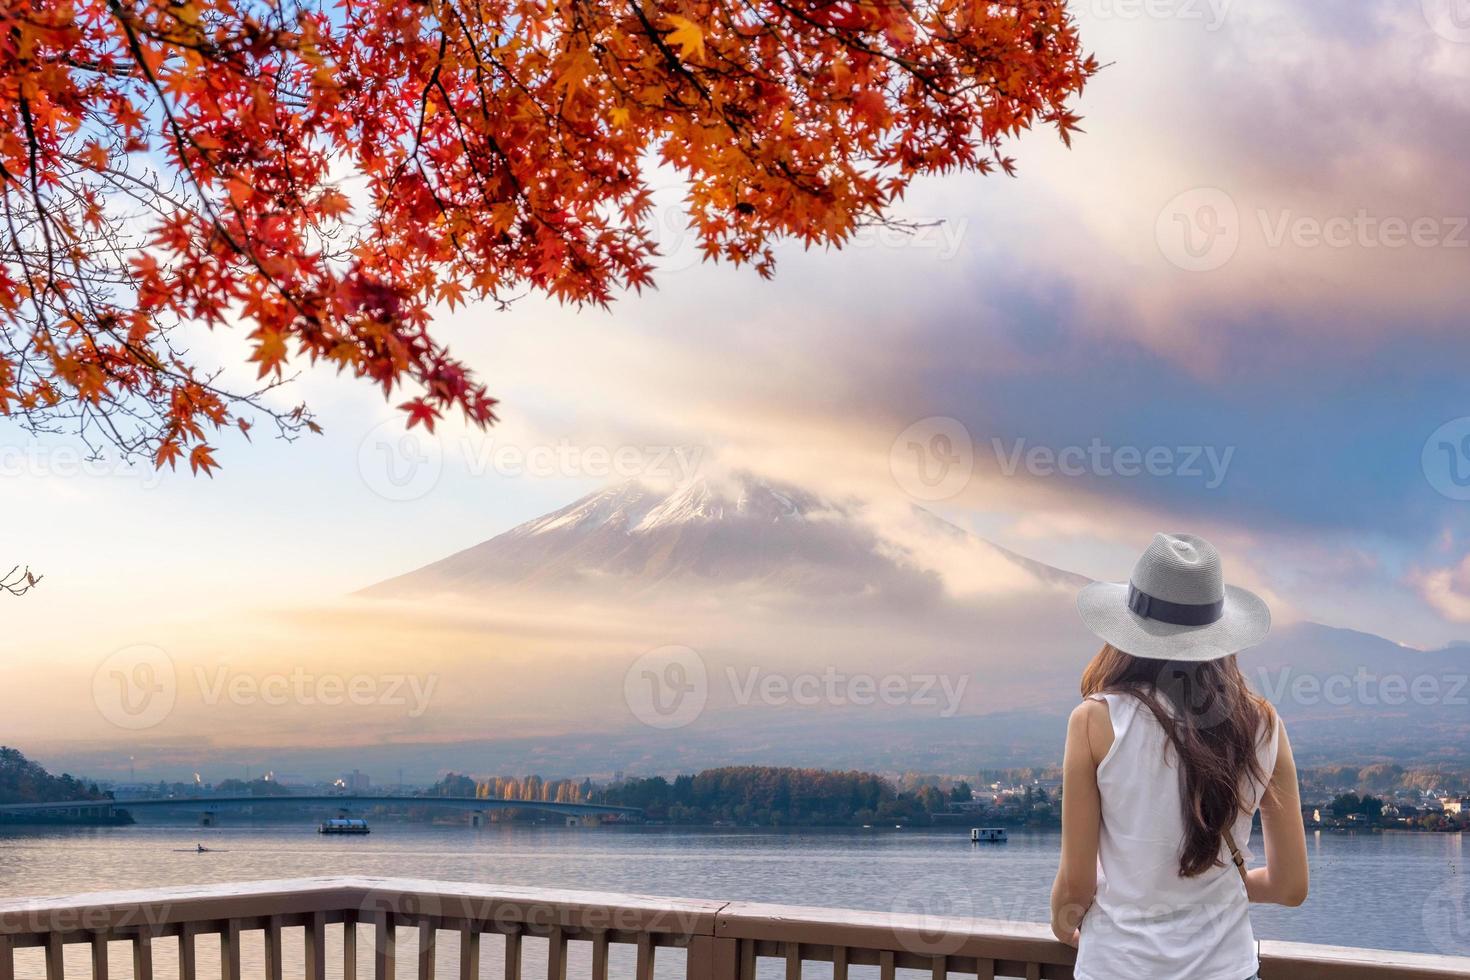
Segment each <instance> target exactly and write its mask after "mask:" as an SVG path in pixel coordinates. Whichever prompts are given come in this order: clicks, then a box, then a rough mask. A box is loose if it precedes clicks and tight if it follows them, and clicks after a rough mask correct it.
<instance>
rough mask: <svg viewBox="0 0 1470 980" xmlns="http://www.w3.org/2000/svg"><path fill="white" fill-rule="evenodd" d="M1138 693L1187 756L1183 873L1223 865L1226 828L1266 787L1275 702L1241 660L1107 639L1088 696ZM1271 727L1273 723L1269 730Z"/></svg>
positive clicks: (1088, 673) (1085, 680)
mask: <svg viewBox="0 0 1470 980" xmlns="http://www.w3.org/2000/svg"><path fill="white" fill-rule="evenodd" d="M1104 691H1107V692H1110V693H1119V694H1132V695H1133V696H1134V697H1136V698H1138V700H1140V701H1142V702H1143V703H1144V704H1145V705H1147V706H1148V708H1149V710H1150V711H1152V712H1153V715H1154V717H1155V718H1157V719H1158V722H1159V725H1160V727H1162V728H1163V729H1164V731H1165V732H1166V733H1167V734H1168V736H1169V745H1170V746H1172V747H1173V749H1174V752H1175V755H1176V756H1177V757H1178V758H1179V760H1180V762H1181V765H1180V767H1179V768H1180V770H1181V772H1180V779H1181V781H1182V783H1183V790H1184V793H1183V796H1184V844H1183V847H1182V848H1181V850H1180V852H1179V875H1180V877H1183V878H1193V877H1194V876H1196V875H1200V874H1204V873H1205V872H1206V871H1208V870H1210V869H1211V868H1214V867H1218V866H1220V865H1221V864H1223V862H1222V861H1221V860H1220V844H1221V842H1222V841H1223V840H1224V835H1225V831H1226V828H1228V827H1230V826H1231V825H1232V824H1233V823H1234V822H1235V818H1236V817H1237V816H1238V815H1239V814H1241V813H1244V812H1246V811H1247V810H1248V809H1250V808H1252V807H1253V804H1254V801H1253V800H1252V799H1251V798H1250V796H1248V795H1247V792H1246V786H1247V784H1251V783H1254V784H1257V785H1259V784H1263V783H1265V782H1266V773H1265V772H1264V771H1263V770H1262V766H1261V758H1260V754H1259V752H1258V749H1259V746H1260V743H1261V738H1262V734H1263V733H1269V732H1270V731H1272V730H1273V729H1274V728H1275V723H1276V712H1275V710H1274V709H1273V708H1272V707H1271V704H1270V702H1268V701H1267V700H1266V699H1265V698H1262V697H1261V696H1260V695H1258V694H1256V693H1255V692H1254V691H1252V690H1251V689H1250V687H1249V686H1247V684H1246V682H1245V677H1244V676H1243V675H1242V674H1241V672H1240V666H1239V665H1238V664H1237V663H1236V662H1235V657H1234V656H1233V655H1232V656H1228V657H1222V658H1220V659H1219V660H1208V661H1204V662H1198V663H1196V662H1188V661H1178V660H1145V659H1143V658H1141V657H1135V656H1132V655H1130V654H1127V653H1124V652H1123V651H1122V650H1119V649H1118V648H1117V647H1115V646H1113V645H1112V644H1111V643H1108V644H1104V645H1103V648H1102V650H1100V651H1099V652H1098V654H1097V656H1096V657H1094V658H1093V659H1092V663H1090V664H1088V665H1087V669H1086V670H1085V671H1083V673H1082V696H1083V697H1090V696H1092V695H1094V694H1100V693H1102V692H1104ZM1268 726H1269V727H1268Z"/></svg>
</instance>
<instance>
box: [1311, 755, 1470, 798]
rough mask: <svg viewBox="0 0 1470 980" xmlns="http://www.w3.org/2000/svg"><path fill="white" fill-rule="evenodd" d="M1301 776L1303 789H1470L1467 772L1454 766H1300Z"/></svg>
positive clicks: (1345, 790) (1338, 790)
mask: <svg viewBox="0 0 1470 980" xmlns="http://www.w3.org/2000/svg"><path fill="white" fill-rule="evenodd" d="M1300 778H1301V783H1302V788H1303V790H1318V791H1321V792H1325V793H1346V792H1349V791H1352V792H1357V793H1359V794H1364V793H1394V792H1439V793H1444V794H1451V793H1465V792H1467V791H1470V772H1467V771H1466V770H1464V769H1461V768H1457V767H1454V766H1421V767H1411V768H1405V767H1404V766H1400V765H1398V764H1396V763H1391V762H1378V763H1373V764H1372V765H1368V766H1347V765H1337V766H1306V767H1303V768H1302V769H1301V771H1300Z"/></svg>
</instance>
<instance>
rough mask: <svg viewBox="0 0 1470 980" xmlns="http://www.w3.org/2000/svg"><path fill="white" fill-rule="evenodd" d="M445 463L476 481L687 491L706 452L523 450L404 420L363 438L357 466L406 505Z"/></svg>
mask: <svg viewBox="0 0 1470 980" xmlns="http://www.w3.org/2000/svg"><path fill="white" fill-rule="evenodd" d="M446 459H448V460H451V461H454V460H457V461H458V464H459V465H460V466H462V467H463V469H464V471H465V472H466V473H467V474H468V475H469V476H471V477H485V476H492V475H493V476H499V477H505V478H507V479H522V478H526V477H531V478H535V479H552V478H556V477H564V478H567V479H593V480H634V479H646V480H652V481H656V482H660V483H671V484H673V485H675V486H678V487H684V486H688V485H689V484H690V483H692V482H693V481H694V480H695V478H696V477H698V475H699V472H700V470H701V468H702V467H703V465H704V459H705V447H704V446H700V445H672V444H670V445H662V444H655V443H622V444H617V445H603V444H596V443H578V442H572V441H571V440H568V439H562V440H560V441H557V442H546V443H533V444H529V445H522V444H518V443H513V442H500V441H497V440H496V439H494V438H485V437H478V436H475V435H456V436H451V437H444V436H440V435H438V434H435V433H431V432H429V431H427V430H426V429H423V428H414V429H405V428H404V427H403V422H402V421H401V420H398V419H390V420H388V421H386V422H382V423H380V424H378V425H376V426H374V427H373V429H372V430H371V431H370V432H369V433H368V434H367V437H366V438H364V439H363V441H362V444H361V446H359V448H358V454H357V467H358V472H359V473H360V474H361V475H362V480H363V483H364V484H366V485H367V487H368V489H370V490H372V491H373V492H374V493H376V494H377V495H378V496H380V497H382V498H384V499H385V500H392V501H400V502H406V501H411V500H418V499H420V498H422V497H424V496H426V495H428V494H429V493H430V492H432V491H433V489H434V488H435V486H437V485H438V483H439V478H440V476H441V475H442V474H443V472H444V465H445V461H446Z"/></svg>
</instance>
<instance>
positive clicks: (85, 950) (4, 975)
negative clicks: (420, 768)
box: [0, 877, 1470, 980]
mask: <svg viewBox="0 0 1470 980" xmlns="http://www.w3.org/2000/svg"><path fill="white" fill-rule="evenodd" d="M369 929H371V930H372V936H373V941H372V942H371V943H369V942H367V939H368V936H367V931H368V930H369ZM405 929H406V930H410V935H412V936H413V938H414V942H413V944H412V945H413V950H414V952H413V956H412V958H413V960H414V963H413V965H412V973H413V975H414V976H416V977H417V978H418V980H435V978H436V977H439V976H457V977H459V980H479V978H480V977H481V976H482V972H481V971H482V963H481V961H480V945H481V944H480V939H481V937H482V936H484V935H487V934H491V935H499V936H503V937H504V941H503V943H499V944H497V945H500V946H501V947H502V949H503V952H502V954H501V959H502V962H501V963H500V964H499V965H498V969H497V968H495V967H494V966H493V965H489V964H483V965H484V966H486V967H487V972H489V973H491V974H492V975H499V976H503V977H504V980H523V976H524V973H525V971H524V970H523V968H522V967H523V964H522V940H523V939H524V938H525V937H540V938H543V939H545V940H546V943H545V945H544V948H545V950H546V954H545V958H546V966H545V974H546V977H547V980H566V978H567V962H568V950H569V949H570V948H571V944H574V943H576V944H586V947H585V949H586V950H587V951H588V952H590V973H591V976H590V977H589V978H587V980H608V977H609V973H610V968H609V952H610V950H612V949H613V948H614V947H619V946H628V947H631V949H632V950H633V951H635V952H634V955H633V957H632V960H633V963H634V967H633V970H632V971H631V972H632V977H631V978H629V980H653V977H654V970H655V962H656V957H657V955H658V951H659V950H660V949H666V948H670V947H677V948H682V949H683V950H685V951H686V952H685V953H684V954H683V955H682V956H681V959H682V962H683V964H684V965H683V974H684V975H685V977H686V978H687V980H755V977H756V973H757V967H758V963H760V962H761V961H764V960H769V961H774V962H771V963H770V964H769V965H767V966H765V969H764V970H763V971H762V972H767V971H769V970H770V969H772V968H774V969H775V970H776V971H777V972H778V973H784V976H785V978H786V980H801V977H802V968H803V965H804V964H807V963H821V964H823V966H822V967H821V968H820V971H819V972H817V975H819V976H821V977H823V978H825V977H827V976H828V975H829V971H830V975H831V977H832V978H833V980H848V976H849V971H850V969H851V968H852V967H864V968H868V969H867V972H872V970H873V969H876V971H877V974H878V977H879V978H880V980H895V976H896V972H897V971H898V970H919V971H922V972H924V973H926V974H928V975H929V978H930V980H947V978H948V977H950V976H951V975H959V976H968V977H976V978H977V980H986V978H993V977H1017V978H1021V977H1024V978H1035V980H1040V978H1051V977H1057V978H1069V977H1071V976H1072V966H1071V964H1072V962H1073V955H1074V951H1073V950H1072V949H1070V948H1069V947H1067V946H1065V945H1063V944H1061V943H1058V942H1056V941H1055V940H1054V939H1053V938H1052V937H1051V932H1050V930H1049V929H1047V928H1046V927H1045V926H1043V925H1040V924H1033V923H1016V922H1004V921H991V920H977V919H936V918H931V917H924V916H913V915H901V914H888V913H882V912H860V911H853V910H846V909H816V908H799V907H791V906H780V905H762V904H754V903H748V902H723V901H717V900H691V899H675V898H657V897H650V896H643V895H622V894H608V893H602V892H580V891H562V890H556V889H543V888H511V887H502V886H497V885H481V884H472V883H460V882H444V881H420V880H415V879H404V878H358V877H352V878H303V879H293V880H286V881H269V882H246V883H239V884H230V885H214V886H206V887H178V888H163V889H154V890H146V891H128V892H100V893H94V894H87V895H71V896H65V897H56V898H34V899H15V900H8V901H3V902H0V980H15V960H16V951H17V950H24V949H27V948H35V947H40V948H41V950H42V954H41V955H43V956H44V962H45V973H46V980H68V974H69V973H70V974H71V975H72V976H80V975H90V976H91V977H92V978H93V980H113V978H114V976H115V975H114V973H113V971H112V970H111V964H110V960H109V946H110V944H111V943H114V942H119V941H123V942H127V943H128V944H129V947H128V949H129V952H130V954H131V960H132V962H131V971H130V974H129V975H130V976H131V977H132V978H133V980H153V976H154V971H153V959H154V957H153V952H154V947H155V944H158V943H169V944H176V946H175V949H174V950H173V951H171V952H176V958H177V963H178V967H177V977H178V980H197V973H198V971H197V969H196V949H195V946H196V940H197V939H198V938H199V937H201V936H215V937H217V942H218V948H219V974H220V980H242V976H241V956H240V950H241V936H242V934H246V933H250V932H259V933H261V935H262V938H263V948H264V951H265V955H264V980H283V978H284V977H288V976H304V977H305V978H306V980H327V977H328V972H329V971H328V968H327V962H326V955H327V950H328V948H329V944H328V936H329V930H330V931H331V932H330V935H331V938H332V940H333V942H332V944H331V945H332V947H333V948H336V949H339V951H340V955H341V962H340V964H337V963H334V964H333V965H332V966H333V968H332V969H331V971H330V973H331V975H332V977H338V976H340V977H342V978H343V980H358V978H359V977H365V976H367V975H370V976H371V977H372V980H393V978H396V977H398V976H401V975H403V972H404V968H405V967H406V965H405V964H400V963H398V955H397V951H398V946H399V936H400V935H401V934H402V933H403V930H405ZM288 930H300V937H301V938H300V943H299V945H300V948H301V950H302V961H301V962H299V963H297V962H293V963H289V964H288V963H286V962H285V960H284V957H283V953H282V950H283V948H284V947H283V943H282V937H283V935H285V934H286V932H287V931H288ZM444 932H448V933H453V934H456V935H457V938H458V941H457V942H456V943H454V944H444V946H443V947H442V948H443V949H444V950H445V957H444V958H446V959H447V958H448V954H449V953H451V952H452V953H453V955H454V962H453V963H452V964H450V963H443V962H440V956H439V950H440V949H441V944H440V943H439V936H440V935H441V933H444ZM378 937H382V938H381V941H380V940H379V939H378ZM360 944H361V950H360V949H359V945H360ZM296 945H297V944H296V943H294V942H293V944H292V946H293V948H294V947H295V946H296ZM68 947H81V948H77V949H73V950H72V953H71V955H70V956H68V955H67V949H68ZM360 953H361V955H359V954H360ZM1262 954H1263V962H1262V970H1261V975H1262V978H1263V980H1400V978H1402V980H1410V978H1413V980H1449V978H1470V959H1467V958H1459V957H1449V956H1431V955H1422V954H1414V953H1394V952H1386V951H1381V950H1366V949H1343V948H1337V947H1327V946H1311V945H1303V944H1297V943H1275V942H1265V943H1262ZM587 958H588V957H586V956H584V957H582V959H587ZM82 962H86V963H87V964H88V969H87V971H86V972H85V973H84V974H78V973H77V972H76V971H75V970H69V969H68V965H69V964H77V963H82ZM828 964H830V965H828ZM118 972H122V971H118ZM613 975H614V976H618V977H620V980H621V975H620V974H618V973H617V972H616V971H613ZM579 980H581V978H579Z"/></svg>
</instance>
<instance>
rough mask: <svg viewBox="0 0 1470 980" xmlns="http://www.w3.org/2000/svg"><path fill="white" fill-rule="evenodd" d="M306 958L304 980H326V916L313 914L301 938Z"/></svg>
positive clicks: (324, 914)
mask: <svg viewBox="0 0 1470 980" xmlns="http://www.w3.org/2000/svg"><path fill="white" fill-rule="evenodd" d="M302 945H303V952H304V954H305V957H306V980H327V916H326V913H325V912H313V913H312V914H311V918H310V919H308V920H307V921H306V932H305V935H304V936H303V937H302Z"/></svg>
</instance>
